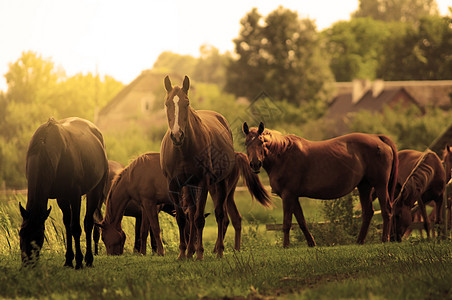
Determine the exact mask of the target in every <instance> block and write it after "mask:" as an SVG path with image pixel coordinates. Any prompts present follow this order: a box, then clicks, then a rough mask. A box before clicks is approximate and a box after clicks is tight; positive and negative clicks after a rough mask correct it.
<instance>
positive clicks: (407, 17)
mask: <svg viewBox="0 0 452 300" xmlns="http://www.w3.org/2000/svg"><path fill="white" fill-rule="evenodd" d="M438 14H439V12H438V5H437V3H436V1H435V0H378V1H375V0H359V8H358V10H357V11H356V12H355V13H354V14H353V16H354V17H355V18H360V17H370V18H372V19H374V20H381V21H385V22H407V23H415V22H418V20H419V19H420V18H421V17H424V16H429V15H430V16H431V15H438Z"/></svg>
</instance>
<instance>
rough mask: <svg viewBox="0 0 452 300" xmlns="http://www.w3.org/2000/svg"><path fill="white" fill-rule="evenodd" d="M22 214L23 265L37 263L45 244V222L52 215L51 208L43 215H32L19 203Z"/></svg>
mask: <svg viewBox="0 0 452 300" xmlns="http://www.w3.org/2000/svg"><path fill="white" fill-rule="evenodd" d="M19 208H20V213H21V215H22V218H23V222H22V226H21V227H20V231H19V238H20V252H21V258H22V263H23V264H29V263H33V262H35V261H36V260H37V259H38V257H39V251H40V250H41V248H42V245H43V244H44V231H45V225H44V224H45V220H46V219H47V217H48V216H49V214H50V211H51V210H52V207H50V208H49V209H48V210H46V212H45V213H44V214H42V215H37V216H36V215H32V214H30V212H29V211H27V210H26V209H25V208H23V207H22V204H20V203H19Z"/></svg>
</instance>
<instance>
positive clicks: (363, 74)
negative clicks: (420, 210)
mask: <svg viewBox="0 0 452 300" xmlns="http://www.w3.org/2000/svg"><path fill="white" fill-rule="evenodd" d="M322 34H323V36H324V37H325V39H326V49H327V51H328V53H329V54H330V56H331V63H330V67H331V70H332V72H333V73H334V76H335V78H336V81H352V80H353V79H355V78H365V79H370V80H373V79H375V78H376V76H377V68H378V66H379V65H378V63H379V59H380V53H381V52H382V51H383V47H384V41H385V40H386V39H387V37H388V36H389V34H390V32H389V29H388V25H387V23H384V22H382V21H375V20H373V19H371V18H355V19H352V20H351V21H339V22H337V23H335V24H333V25H332V26H331V27H330V28H328V29H326V30H325V31H324V32H323V33H322Z"/></svg>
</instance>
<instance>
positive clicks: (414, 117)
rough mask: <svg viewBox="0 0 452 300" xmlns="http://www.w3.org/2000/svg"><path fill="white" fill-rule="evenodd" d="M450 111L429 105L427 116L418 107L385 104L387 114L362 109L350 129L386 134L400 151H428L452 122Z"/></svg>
mask: <svg viewBox="0 0 452 300" xmlns="http://www.w3.org/2000/svg"><path fill="white" fill-rule="evenodd" d="M450 118H451V117H450V112H444V111H443V110H441V109H439V108H429V109H427V111H426V113H425V114H424V115H423V114H422V112H420V111H419V109H418V108H417V107H416V106H414V105H413V106H410V107H409V108H407V109H405V108H401V107H395V108H389V107H385V108H384V110H383V113H374V112H370V111H361V112H358V113H356V115H354V118H353V120H352V121H351V123H350V124H349V128H350V131H352V132H353V131H357V132H364V133H374V134H385V135H388V136H389V137H391V138H392V140H393V141H394V142H395V143H396V145H397V148H398V149H399V150H402V149H414V150H419V151H424V150H425V149H426V148H427V147H428V146H429V145H430V143H431V142H433V140H434V139H435V138H436V137H438V136H439V135H440V134H441V133H442V132H443V131H444V130H445V128H447V126H449V125H450Z"/></svg>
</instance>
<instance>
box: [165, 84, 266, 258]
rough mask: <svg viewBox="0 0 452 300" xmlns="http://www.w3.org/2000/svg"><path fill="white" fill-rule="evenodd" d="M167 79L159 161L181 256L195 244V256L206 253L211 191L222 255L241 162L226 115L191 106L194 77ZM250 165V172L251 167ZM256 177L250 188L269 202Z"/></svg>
mask: <svg viewBox="0 0 452 300" xmlns="http://www.w3.org/2000/svg"><path fill="white" fill-rule="evenodd" d="M164 85H165V89H166V92H167V94H166V97H165V110H166V115H167V120H168V131H167V132H166V134H165V136H164V137H163V140H162V145H161V151H160V155H161V156H160V164H161V166H162V170H163V174H164V175H165V177H166V178H167V181H168V186H169V190H170V195H171V198H172V200H173V203H174V205H175V208H176V219H177V223H178V225H179V238H180V243H179V256H178V259H183V258H186V257H189V258H190V257H192V256H193V254H194V253H195V250H196V254H197V255H196V259H198V260H199V259H203V257H204V247H203V243H202V231H203V228H204V224H205V220H204V209H205V205H206V200H207V193H208V191H210V192H211V195H212V199H213V200H214V205H215V218H216V220H217V225H218V236H217V242H216V245H215V249H216V252H217V256H218V257H222V256H223V251H224V243H223V237H224V232H225V228H224V218H225V216H226V214H227V211H226V210H225V209H224V203H225V201H226V199H227V197H228V178H229V177H230V175H231V173H232V172H233V170H234V167H235V165H236V154H235V151H234V147H233V144H232V132H231V130H230V128H229V125H228V122H227V121H226V119H225V118H224V117H223V116H222V115H220V114H218V113H216V112H213V111H203V110H200V111H196V110H194V109H193V108H192V107H191V106H190V103H189V99H188V90H189V87H190V81H189V79H188V77H187V76H185V78H184V81H183V85H182V88H180V87H178V86H175V87H173V86H172V85H171V81H170V79H169V77H168V76H166V77H165V80H164ZM245 171H246V172H249V173H251V172H250V170H249V168H248V167H246V168H245ZM245 178H246V176H245ZM253 182H254V184H259V186H255V187H253V188H252V189H251V190H250V191H251V192H252V193H253V196H254V197H255V198H256V199H257V200H258V201H259V202H260V203H261V204H263V205H265V206H268V205H270V204H271V201H270V196H269V194H268V193H267V192H266V191H265V189H264V188H263V187H262V185H261V183H260V181H259V178H258V177H257V179H256V180H254V181H253ZM182 187H188V189H189V191H190V192H188V193H187V201H188V206H189V218H188V220H189V226H190V239H189V241H188V249H187V243H186V240H185V238H184V230H185V226H186V221H185V220H186V218H185V215H184V211H183V209H182V206H181V205H180V204H181V199H180V198H181V197H180V192H181V189H182ZM212 192H213V193H212ZM195 230H196V235H194V232H195ZM195 236H196V237H197V238H196V249H195V239H194V237H195ZM186 251H187V253H186Z"/></svg>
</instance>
